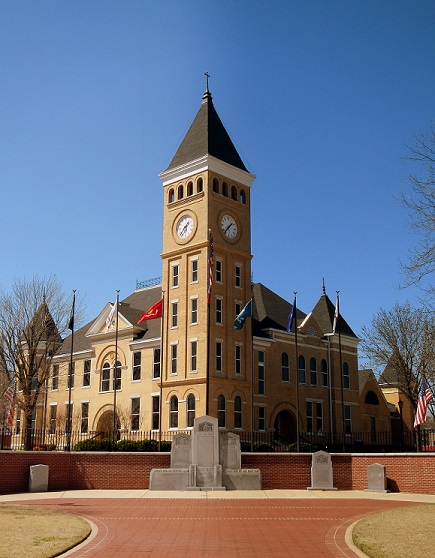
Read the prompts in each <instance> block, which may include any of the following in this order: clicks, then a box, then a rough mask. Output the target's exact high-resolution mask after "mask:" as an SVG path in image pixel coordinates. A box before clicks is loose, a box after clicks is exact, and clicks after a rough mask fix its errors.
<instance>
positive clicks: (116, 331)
mask: <svg viewBox="0 0 435 558" xmlns="http://www.w3.org/2000/svg"><path fill="white" fill-rule="evenodd" d="M115 304H116V318H115V365H114V367H113V446H112V451H113V450H114V445H115V441H116V383H117V381H118V377H117V376H118V367H117V363H118V314H119V290H117V291H116V303H115ZM120 374H121V368H120Z"/></svg>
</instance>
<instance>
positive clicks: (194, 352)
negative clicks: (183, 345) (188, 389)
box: [190, 341, 198, 372]
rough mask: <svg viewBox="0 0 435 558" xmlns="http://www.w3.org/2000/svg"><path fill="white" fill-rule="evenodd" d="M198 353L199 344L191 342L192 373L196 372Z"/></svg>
mask: <svg viewBox="0 0 435 558" xmlns="http://www.w3.org/2000/svg"><path fill="white" fill-rule="evenodd" d="M197 351H198V342H197V341H191V342H190V371H191V372H196V365H197Z"/></svg>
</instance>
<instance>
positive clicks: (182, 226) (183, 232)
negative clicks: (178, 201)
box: [176, 215, 194, 240]
mask: <svg viewBox="0 0 435 558" xmlns="http://www.w3.org/2000/svg"><path fill="white" fill-rule="evenodd" d="M193 226H194V221H193V217H192V216H190V215H183V216H182V217H180V219H179V220H178V223H177V227H176V230H177V236H178V238H181V239H182V240H185V239H186V238H188V237H189V236H190V235H191V234H192V232H193Z"/></svg>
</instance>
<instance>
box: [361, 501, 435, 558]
mask: <svg viewBox="0 0 435 558" xmlns="http://www.w3.org/2000/svg"><path fill="white" fill-rule="evenodd" d="M434 526H435V504H420V505H416V506H406V507H404V508H397V509H394V510H389V511H384V512H381V513H377V514H375V515H371V516H370V517H367V518H366V519H362V520H361V521H358V523H357V524H356V525H355V526H354V528H353V543H354V544H355V545H356V546H357V547H358V548H359V549H360V550H362V551H363V552H365V553H366V554H367V556H370V558H393V557H394V558H402V557H403V558H433V557H434V556H435V529H434Z"/></svg>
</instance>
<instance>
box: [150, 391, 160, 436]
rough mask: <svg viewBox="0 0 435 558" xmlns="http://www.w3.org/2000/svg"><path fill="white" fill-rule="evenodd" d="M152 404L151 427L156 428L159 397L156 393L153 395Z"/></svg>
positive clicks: (157, 424) (157, 425)
mask: <svg viewBox="0 0 435 558" xmlns="http://www.w3.org/2000/svg"><path fill="white" fill-rule="evenodd" d="M152 404H153V407H152V429H153V430H158V429H159V418H160V397H159V396H158V395H153V401H152Z"/></svg>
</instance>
